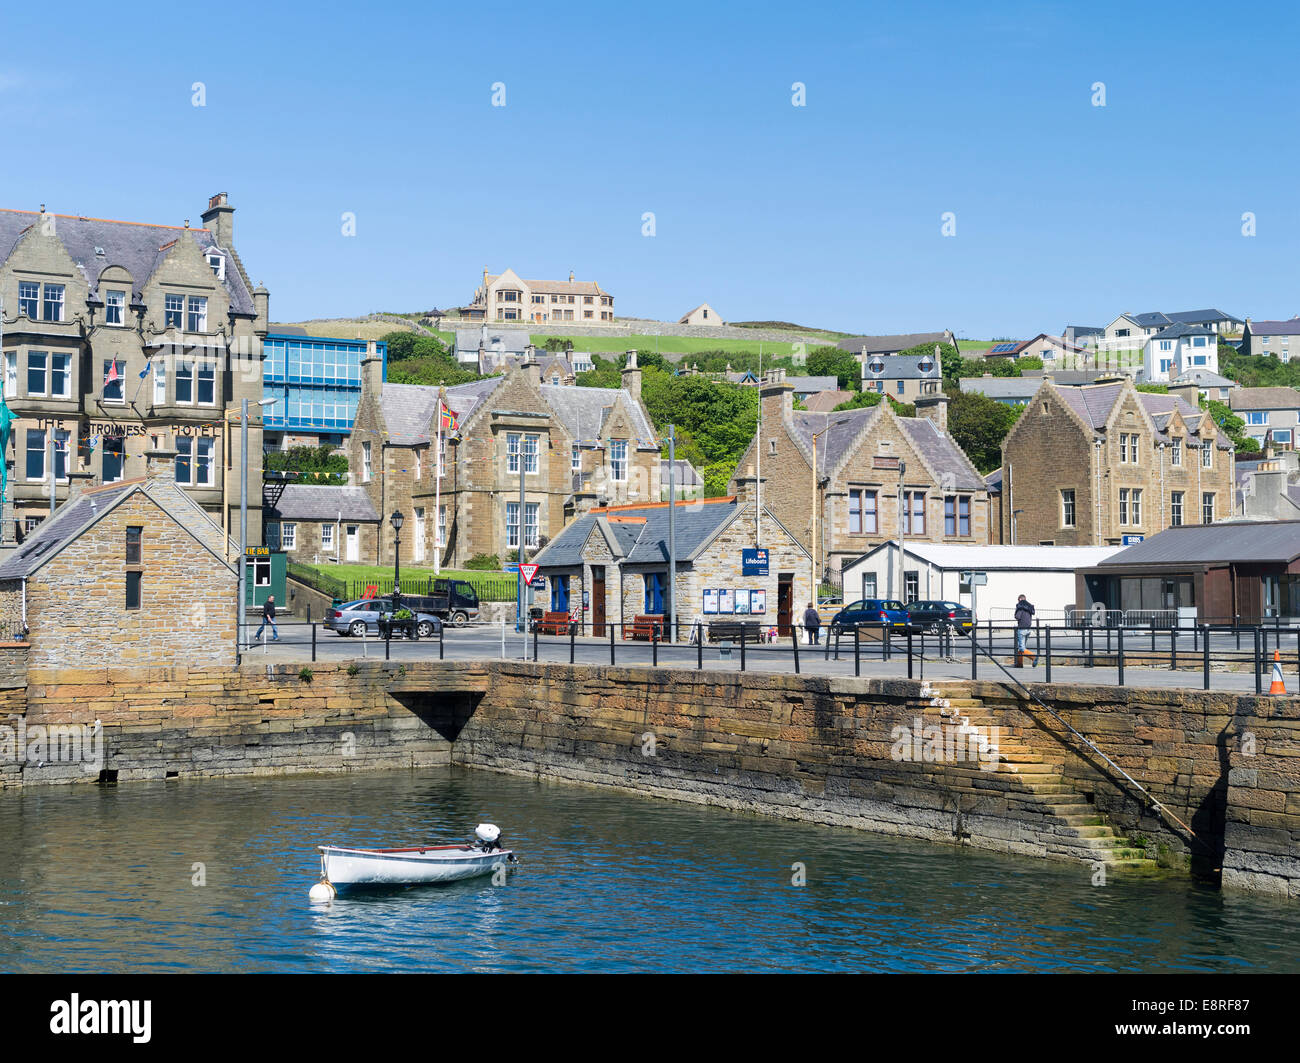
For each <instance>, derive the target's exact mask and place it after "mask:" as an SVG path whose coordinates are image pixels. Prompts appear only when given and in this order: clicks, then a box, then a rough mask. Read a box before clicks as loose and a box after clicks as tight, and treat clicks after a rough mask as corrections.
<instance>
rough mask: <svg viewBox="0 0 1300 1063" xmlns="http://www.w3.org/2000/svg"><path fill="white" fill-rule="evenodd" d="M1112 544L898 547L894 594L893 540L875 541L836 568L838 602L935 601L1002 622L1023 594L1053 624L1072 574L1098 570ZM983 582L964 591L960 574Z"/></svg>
mask: <svg viewBox="0 0 1300 1063" xmlns="http://www.w3.org/2000/svg"><path fill="white" fill-rule="evenodd" d="M1121 549H1123V547H1120V546H962V545H955V544H954V545H949V544H947V543H924V542H915V543H911V542H909V543H906V545H905V547H904V551H903V557H904V561H903V587H904V593H903V594H899V593H898V586H899V574H898V568H899V566H898V543H897V541H893V542H888V543H881V545H880V546H877V547H876V548H875V549H874V550H870V551H868V552H867V553H865V554H863V555H862V556H861V557H859V558H858V559H857V560H856V561H852V562H849V563H848V564H846V565H845V566H844V602H845V604H846V605H847V604H848V603H850V602H855V601H857V600H858V599H859V598H899V599H902V600H903V601H920V600H941V601H951V602H960V603H961V604H962V605H965V606H971V604H972V601H973V602H974V613H975V619H976V620H989V619H992V620H993V621H994V622H995V623H1008V622H1010V621H1011V620H1012V619H1013V616H1014V613H1015V606H1016V599H1017V598H1018V597H1019V596H1020V595H1022V594H1023V595H1025V596H1026V597H1027V598H1028V599H1029V600H1030V601H1031V602H1033V604H1034V608H1035V609H1036V610H1037V616H1038V618H1039V619H1041V620H1044V621H1047V620H1052V621H1057V622H1059V621H1060V620H1061V619H1062V618H1063V617H1064V615H1065V609H1066V607H1067V606H1071V605H1074V604H1075V597H1076V592H1075V580H1074V573H1075V569H1078V568H1087V567H1089V566H1091V565H1098V564H1100V563H1101V562H1102V561H1104V560H1105V559H1106V558H1108V557H1110V555H1111V554H1114V553H1117V552H1118V551H1119V550H1121ZM966 572H972V573H982V574H983V575H984V576H985V577H986V578H987V580H988V582H987V583H985V584H982V585H981V584H979V583H978V582H977V583H976V584H975V585H974V586H973V587H972V586H971V585H970V584H967V583H965V582H964V581H963V575H962V574H963V573H966Z"/></svg>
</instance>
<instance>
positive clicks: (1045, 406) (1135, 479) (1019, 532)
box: [999, 378, 1233, 546]
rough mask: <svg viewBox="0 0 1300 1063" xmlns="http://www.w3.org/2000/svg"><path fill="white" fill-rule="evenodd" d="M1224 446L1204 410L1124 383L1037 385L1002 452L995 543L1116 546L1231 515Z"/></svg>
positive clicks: (1227, 445) (1228, 448)
mask: <svg viewBox="0 0 1300 1063" xmlns="http://www.w3.org/2000/svg"><path fill="white" fill-rule="evenodd" d="M1232 463H1233V446H1232V442H1231V440H1229V439H1228V437H1227V436H1226V435H1225V434H1224V433H1223V432H1221V431H1220V430H1219V427H1218V425H1217V424H1215V421H1214V417H1213V415H1212V414H1210V413H1209V412H1208V411H1205V410H1201V409H1198V408H1197V407H1195V406H1192V405H1190V404H1189V403H1188V402H1187V401H1186V400H1185V399H1183V398H1181V397H1180V396H1176V395H1161V394H1152V393H1148V392H1141V391H1138V390H1137V389H1136V387H1134V385H1133V382H1132V381H1131V380H1129V379H1124V380H1121V381H1118V382H1114V383H1107V384H1092V385H1087V386H1083V387H1063V386H1060V385H1057V384H1056V383H1055V382H1053V381H1052V380H1051V379H1050V378H1044V379H1043V382H1042V384H1041V385H1040V386H1039V388H1038V390H1037V391H1036V392H1035V393H1034V395H1033V398H1031V399H1030V400H1029V403H1028V405H1027V406H1026V407H1025V410H1024V412H1023V413H1022V414H1021V415H1020V418H1019V419H1018V420H1017V421H1016V423H1015V425H1014V426H1013V427H1012V429H1011V431H1010V432H1009V433H1008V434H1007V438H1006V440H1005V441H1004V442H1003V445H1002V492H1001V496H1000V505H999V510H1000V512H999V525H1000V529H1001V541H1002V542H1004V543H1009V544H1012V545H1021V544H1027V543H1028V544H1033V543H1038V544H1043V545H1055V546H1106V545H1119V544H1121V543H1122V541H1123V539H1124V537H1126V536H1127V537H1130V538H1132V537H1136V536H1144V535H1152V534H1154V533H1156V532H1158V531H1163V530H1164V529H1165V528H1168V527H1171V526H1177V525H1181V524H1210V523H1213V522H1214V521H1216V520H1223V519H1225V518H1227V517H1229V516H1231V514H1232V502H1233V471H1232Z"/></svg>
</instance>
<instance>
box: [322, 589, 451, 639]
mask: <svg viewBox="0 0 1300 1063" xmlns="http://www.w3.org/2000/svg"><path fill="white" fill-rule="evenodd" d="M392 612H393V603H392V602H391V601H389V600H387V599H384V598H358V599H357V600H356V601H355V602H344V603H342V604H341V605H335V606H331V607H330V609H329V610H328V611H327V612H326V613H325V626H326V627H327V628H329V629H330V630H332V631H334V632H335V633H336V634H339V635H355V636H356V637H357V638H360V637H361V636H362V635H378V634H379V619H380V617H388V616H390V615H391V614H392ZM441 629H442V621H441V620H439V619H438V618H437V617H436V616H434V615H433V614H432V613H421V612H416V613H415V633H416V634H417V635H419V636H420V638H422V639H427V638H432V637H433V636H434V635H436V634H438V632H439V631H440V630H441Z"/></svg>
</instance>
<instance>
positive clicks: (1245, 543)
mask: <svg viewBox="0 0 1300 1063" xmlns="http://www.w3.org/2000/svg"><path fill="white" fill-rule="evenodd" d="M1297 557H1300V520H1278V521H1258V522H1250V523H1241V524H1237V523H1222V524H1184V525H1183V526H1182V527H1179V528H1168V529H1166V530H1165V531H1162V532H1160V533H1159V534H1158V535H1153V536H1151V538H1149V539H1147V540H1145V541H1144V542H1140V543H1138V544H1137V545H1136V546H1130V547H1129V548H1128V549H1126V550H1121V551H1120V552H1119V553H1117V554H1114V555H1113V556H1111V557H1109V558H1107V559H1106V560H1105V561H1103V562H1102V563H1101V565H1100V567H1101V568H1110V567H1112V566H1116V565H1183V566H1186V565H1202V564H1215V563H1224V562H1228V561H1263V562H1282V563H1287V564H1289V563H1290V562H1292V561H1294V560H1295V559H1296V558H1297Z"/></svg>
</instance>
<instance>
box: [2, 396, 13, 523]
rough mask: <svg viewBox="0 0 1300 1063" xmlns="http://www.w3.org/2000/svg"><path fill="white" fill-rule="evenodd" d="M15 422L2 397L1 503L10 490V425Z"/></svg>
mask: <svg viewBox="0 0 1300 1063" xmlns="http://www.w3.org/2000/svg"><path fill="white" fill-rule="evenodd" d="M13 422H14V415H13V411H12V410H10V409H9V404H8V403H7V402H5V400H4V398H3V397H0V505H3V504H4V500H5V496H6V495H7V494H8V492H9V462H8V460H7V458H8V456H9V435H10V433H11V432H12V429H11V428H10V427H9V426H10V425H11V424H13Z"/></svg>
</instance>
